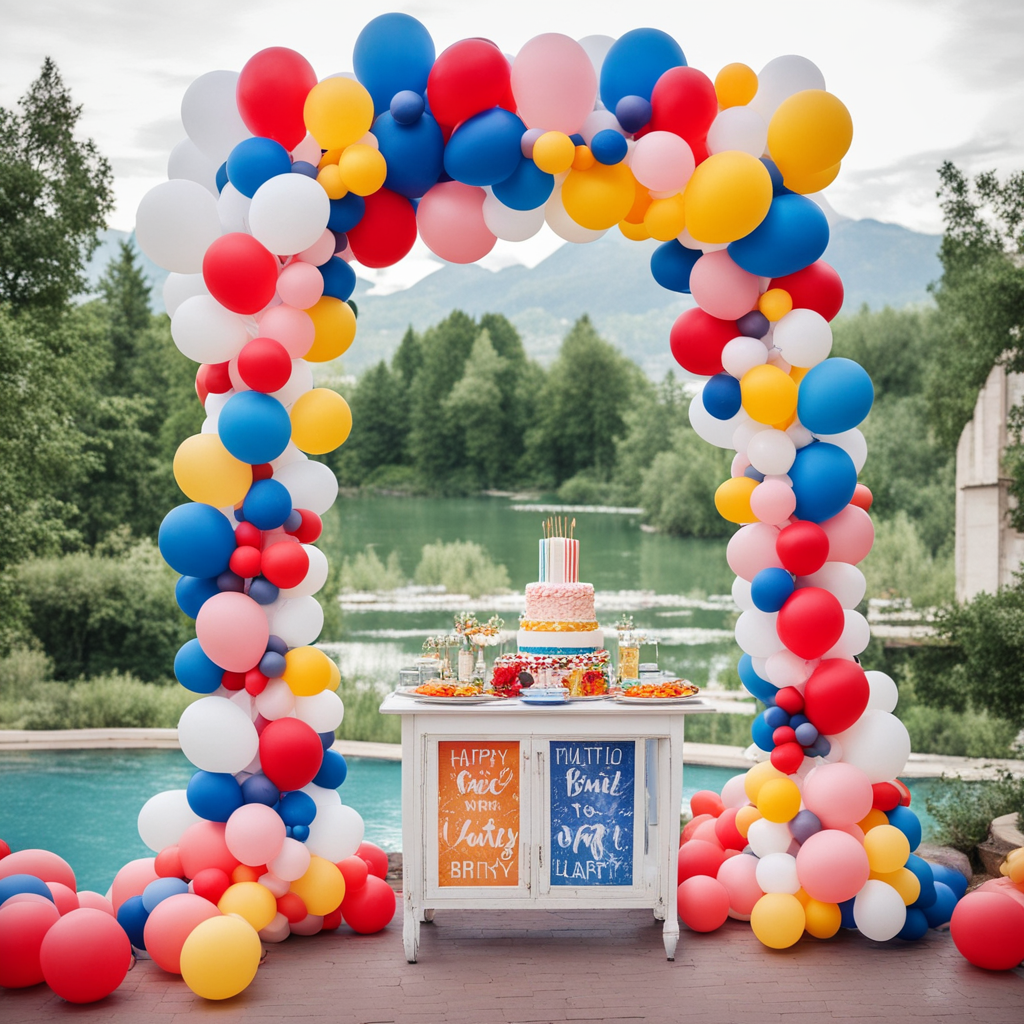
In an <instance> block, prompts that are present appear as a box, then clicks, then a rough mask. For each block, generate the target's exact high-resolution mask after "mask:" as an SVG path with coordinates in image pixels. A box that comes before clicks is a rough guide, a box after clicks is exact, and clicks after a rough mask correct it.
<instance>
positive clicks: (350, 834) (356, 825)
mask: <svg viewBox="0 0 1024 1024" xmlns="http://www.w3.org/2000/svg"><path fill="white" fill-rule="evenodd" d="M364 832H365V825H364V823H363V819H362V816H361V815H360V814H359V812H358V811H357V810H356V809H355V808H354V807H349V806H347V805H346V804H342V805H341V806H339V807H321V808H320V809H318V810H317V812H316V817H315V818H314V819H313V821H312V822H311V823H310V826H309V838H308V839H307V840H306V846H307V847H308V848H309V851H310V853H313V854H315V855H316V856H317V857H323V858H324V859H325V860H329V861H332V862H334V863H337V862H338V861H339V860H344V859H345V858H346V857H352V856H354V855H355V852H356V851H357V850H358V849H359V844H360V843H362V841H363V835H364Z"/></svg>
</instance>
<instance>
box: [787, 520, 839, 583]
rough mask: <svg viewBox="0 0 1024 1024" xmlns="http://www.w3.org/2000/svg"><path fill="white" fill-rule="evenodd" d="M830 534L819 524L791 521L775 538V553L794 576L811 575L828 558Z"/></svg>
mask: <svg viewBox="0 0 1024 1024" xmlns="http://www.w3.org/2000/svg"><path fill="white" fill-rule="evenodd" d="M828 546H829V541H828V534H827V533H825V531H824V530H823V529H822V528H821V527H820V526H819V525H818V524H817V523H809V522H806V521H804V520H800V521H799V522H796V523H790V525H789V526H785V527H783V528H782V529H781V530H780V531H779V535H778V537H776V538H775V553H776V554H777V555H778V556H779V561H780V562H782V565H783V567H784V568H785V569H788V570H789V571H790V572H791V573H792V574H793V575H794V576H810V574H811V573H812V572H817V571H818V570H819V569H820V568H821V567H822V566H823V565H824V564H825V562H826V561H827V560H828Z"/></svg>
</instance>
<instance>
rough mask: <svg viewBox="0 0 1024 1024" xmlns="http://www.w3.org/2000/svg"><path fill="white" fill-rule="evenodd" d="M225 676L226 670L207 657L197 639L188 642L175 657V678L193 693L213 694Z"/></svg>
mask: <svg viewBox="0 0 1024 1024" xmlns="http://www.w3.org/2000/svg"><path fill="white" fill-rule="evenodd" d="M223 675H224V669H222V668H221V667H220V666H219V665H215V664H214V663H213V662H212V661H211V660H210V659H209V658H208V657H207V655H206V652H205V651H204V650H203V649H202V647H200V646H199V641H198V640H197V639H195V638H193V639H192V640H186V641H185V643H183V644H182V645H181V647H179V648H178V653H177V654H176V655H175V656H174V678H175V679H177V680H178V682H179V683H181V685H182V686H184V687H185V689H186V690H190V691H191V692H192V693H213V691H214V690H217V689H219V688H220V682H221V678H222V677H223Z"/></svg>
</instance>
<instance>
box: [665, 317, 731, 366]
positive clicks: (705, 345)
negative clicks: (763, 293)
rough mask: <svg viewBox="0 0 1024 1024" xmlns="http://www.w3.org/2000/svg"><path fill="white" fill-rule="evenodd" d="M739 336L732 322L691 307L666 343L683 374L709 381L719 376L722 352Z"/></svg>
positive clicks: (673, 329)
mask: <svg viewBox="0 0 1024 1024" xmlns="http://www.w3.org/2000/svg"><path fill="white" fill-rule="evenodd" d="M739 334H740V330H739V328H738V327H737V326H736V321H735V320H719V319H718V318H717V317H714V316H712V315H711V314H710V313H705V312H704V310H703V309H701V308H700V307H699V306H695V307H694V308H693V309H688V310H686V311H685V312H683V313H680V314H679V316H678V317H677V318H676V322H675V323H674V324H673V325H672V332H671V335H670V338H669V343H670V344H671V346H672V356H673V358H674V359H675V361H676V362H677V363H678V364H679V365H680V366H681V367H682V368H683V369H684V370H688V371H689V372H690V373H697V374H700V375H701V376H703V377H712V376H714V375H715V374H716V373H721V372H722V349H723V348H725V346H726V345H727V344H728V343H729V342H730V341H732V339H733V338H736V337H738V336H739Z"/></svg>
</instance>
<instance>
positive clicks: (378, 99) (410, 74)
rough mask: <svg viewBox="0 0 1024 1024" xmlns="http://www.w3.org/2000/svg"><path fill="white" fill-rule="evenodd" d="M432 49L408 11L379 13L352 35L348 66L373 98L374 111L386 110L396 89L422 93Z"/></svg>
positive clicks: (432, 61)
mask: <svg viewBox="0 0 1024 1024" xmlns="http://www.w3.org/2000/svg"><path fill="white" fill-rule="evenodd" d="M435 52H436V51H435V50H434V40H433V39H431V38H430V33H429V32H428V31H427V29H426V28H425V27H424V25H423V24H422V23H421V22H419V21H417V20H416V19H415V18H413V17H411V16H410V15H408V14H399V13H397V12H396V13H392V14H381V15H379V16H378V17H376V18H373V19H372V20H370V21H368V22H367V23H366V25H365V26H364V27H363V30H362V31H361V32H360V33H359V35H358V36H357V37H356V43H355V47H354V48H353V50H352V67H353V68H354V69H355V73H356V78H358V79H359V81H360V82H361V83H362V84H363V85H364V86H365V87H366V91H367V92H368V93H369V94H370V96H371V97H373V110H374V113H375V114H379V113H380V112H381V111H382V110H387V109H388V105H389V104H390V103H391V99H392V97H393V96H394V95H395V93H397V92H402V91H403V90H406V89H409V90H412V91H413V92H417V93H423V92H426V89H427V77H428V76H429V75H430V69H431V68H432V67H433V66H434V56H435Z"/></svg>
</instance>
